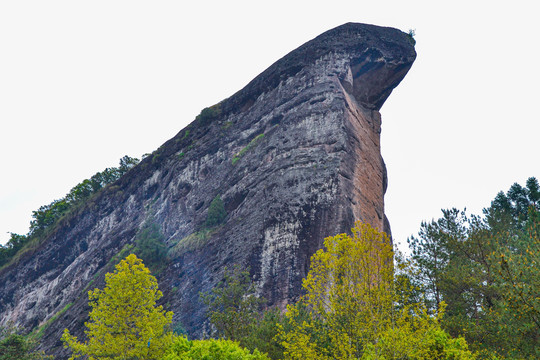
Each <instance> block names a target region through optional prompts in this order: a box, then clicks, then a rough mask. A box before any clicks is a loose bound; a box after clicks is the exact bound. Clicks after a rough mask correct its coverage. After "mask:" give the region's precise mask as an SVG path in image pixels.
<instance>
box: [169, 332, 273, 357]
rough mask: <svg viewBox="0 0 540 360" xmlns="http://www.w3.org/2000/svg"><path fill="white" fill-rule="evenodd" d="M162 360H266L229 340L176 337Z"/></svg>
mask: <svg viewBox="0 0 540 360" xmlns="http://www.w3.org/2000/svg"><path fill="white" fill-rule="evenodd" d="M163 359H164V360H202V359H208V360H268V357H267V356H266V355H264V354H261V353H260V352H259V351H258V350H254V351H253V353H251V352H250V351H249V350H247V349H244V348H242V347H240V345H239V344H238V343H236V342H233V341H230V340H215V339H209V340H194V341H189V340H188V339H186V338H185V337H178V338H177V339H176V340H175V341H174V343H173V345H172V346H171V348H170V350H169V352H168V353H167V354H166V355H165V357H164V358H163Z"/></svg>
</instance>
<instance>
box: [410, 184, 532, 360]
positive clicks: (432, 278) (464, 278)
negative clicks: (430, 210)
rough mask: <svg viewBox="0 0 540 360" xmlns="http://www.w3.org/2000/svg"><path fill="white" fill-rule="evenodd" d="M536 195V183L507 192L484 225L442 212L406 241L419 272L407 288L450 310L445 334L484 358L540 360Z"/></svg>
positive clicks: (499, 196)
mask: <svg viewBox="0 0 540 360" xmlns="http://www.w3.org/2000/svg"><path fill="white" fill-rule="evenodd" d="M538 189H539V185H538V181H537V180H536V179H535V178H529V179H528V180H527V183H526V186H525V187H523V186H520V185H519V184H513V185H512V186H511V187H510V189H509V190H508V192H506V193H504V192H502V191H501V192H499V193H498V194H497V196H496V197H495V199H494V200H493V201H492V203H491V206H490V207H489V208H487V209H484V216H483V217H482V216H467V215H465V212H459V211H457V210H455V209H452V210H443V217H442V218H441V219H439V220H436V221H432V222H431V223H423V224H422V226H421V230H420V233H419V236H418V237H412V238H411V239H409V246H410V248H411V250H412V251H411V253H412V260H413V261H414V262H415V263H416V265H417V267H418V272H417V274H415V276H413V282H415V283H417V284H420V285H421V286H423V289H424V290H425V292H426V298H427V299H428V300H433V299H437V301H439V302H440V301H444V302H445V303H446V304H447V305H448V306H447V308H446V312H445V317H444V321H443V322H442V326H443V328H444V329H445V330H446V331H448V332H449V333H450V334H451V335H453V336H458V335H463V336H464V337H465V339H466V340H467V341H468V342H469V344H470V345H471V348H472V349H474V350H475V351H477V352H479V354H480V356H482V357H486V358H490V357H491V356H493V355H494V354H495V355H496V356H504V357H511V358H538V357H540V353H539V352H538V351H539V350H538V349H540V346H538V344H539V343H540V337H539V335H538V334H540V331H539V330H540V328H539V327H538V326H539V324H538V321H539V311H540V303H539V302H538V293H539V292H540V290H539V289H540V284H539V282H538V279H539V278H540V273H539V272H538V265H537V264H538V261H540V258H539V257H540V244H539V243H538V233H539V231H538V226H539V225H538V218H539V216H538V213H539V206H540V204H539V202H538V199H539V190H538ZM436 303H437V302H436V301H428V306H429V308H430V309H432V310H436Z"/></svg>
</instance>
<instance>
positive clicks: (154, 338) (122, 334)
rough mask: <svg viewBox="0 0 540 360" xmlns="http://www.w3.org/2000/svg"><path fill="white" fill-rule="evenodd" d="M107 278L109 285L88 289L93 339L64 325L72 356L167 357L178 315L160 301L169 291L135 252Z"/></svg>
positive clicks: (91, 335)
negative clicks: (163, 290) (84, 338)
mask: <svg viewBox="0 0 540 360" xmlns="http://www.w3.org/2000/svg"><path fill="white" fill-rule="evenodd" d="M105 282H106V285H105V289H103V290H100V289H95V290H93V291H89V292H88V297H89V299H90V302H89V304H90V306H91V307H92V310H91V312H90V314H89V316H90V321H89V322H87V323H86V324H85V325H86V328H87V330H86V336H87V338H88V340H87V342H85V343H81V342H79V341H78V340H77V338H76V337H74V336H72V335H70V333H69V331H68V329H65V330H64V334H63V336H62V341H63V342H64V346H65V347H66V348H70V349H71V350H72V352H73V355H72V357H71V359H75V358H77V357H79V356H84V355H87V356H89V357H90V358H92V359H145V360H150V359H161V358H162V356H163V355H164V353H165V351H167V349H168V348H169V347H170V345H171V343H172V340H173V334H172V331H171V330H170V325H171V323H172V316H173V314H172V312H165V311H164V310H163V308H162V306H156V301H157V300H159V299H160V298H161V297H162V296H163V295H162V293H161V291H159V290H158V284H157V281H156V278H154V277H153V276H152V275H151V274H150V271H149V270H148V268H146V267H145V266H144V264H143V263H142V260H141V259H139V258H137V256H135V255H134V254H131V255H129V256H128V257H127V258H126V259H125V260H122V261H121V262H120V263H119V264H118V265H116V270H115V272H114V273H112V274H111V273H109V274H107V275H106V278H105Z"/></svg>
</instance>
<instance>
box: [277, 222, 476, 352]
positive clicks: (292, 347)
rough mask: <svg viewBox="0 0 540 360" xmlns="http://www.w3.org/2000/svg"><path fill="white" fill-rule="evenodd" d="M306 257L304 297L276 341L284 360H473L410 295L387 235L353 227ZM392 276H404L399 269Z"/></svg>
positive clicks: (289, 314)
mask: <svg viewBox="0 0 540 360" xmlns="http://www.w3.org/2000/svg"><path fill="white" fill-rule="evenodd" d="M324 247H325V248H324V249H321V250H319V251H317V252H316V253H315V255H313V257H312V258H311V265H310V270H309V273H308V276H307V278H306V279H305V280H304V282H303V287H304V290H305V291H306V295H305V296H304V297H303V298H302V300H301V301H300V302H299V303H297V304H296V305H289V306H288V308H287V314H286V315H287V318H288V321H289V330H282V331H281V332H280V338H281V339H282V344H283V346H284V348H285V356H286V358H287V359H298V360H300V359H472V358H474V355H473V354H472V353H471V352H470V351H469V350H468V346H467V343H466V342H465V340H464V339H463V338H457V339H453V338H452V337H450V336H449V335H448V334H447V333H446V332H445V331H444V330H442V329H441V328H440V325H439V320H440V318H441V316H442V314H443V313H444V308H443V307H442V308H441V309H440V311H439V313H438V315H437V316H435V315H433V314H430V313H429V312H428V310H427V309H426V307H425V306H424V304H423V302H415V301H413V299H411V298H410V297H409V296H404V294H411V293H412V291H411V290H412V289H411V285H410V282H408V281H406V279H407V278H406V277H404V276H395V269H394V266H393V251H392V246H391V243H390V240H389V239H388V237H387V235H386V234H384V233H382V232H379V231H378V230H376V229H374V228H372V227H371V226H369V225H368V224H362V223H357V224H356V226H355V227H354V228H353V229H352V236H350V235H348V234H340V235H336V236H333V237H328V238H326V239H325V241H324ZM397 270H399V271H400V272H403V271H405V270H407V264H406V263H398V264H397Z"/></svg>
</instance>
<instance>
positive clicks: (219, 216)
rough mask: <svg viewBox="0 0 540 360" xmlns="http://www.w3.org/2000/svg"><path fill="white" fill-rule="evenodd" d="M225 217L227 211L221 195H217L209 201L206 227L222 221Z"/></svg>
mask: <svg viewBox="0 0 540 360" xmlns="http://www.w3.org/2000/svg"><path fill="white" fill-rule="evenodd" d="M226 217H227V211H226V210H225V206H224V204H223V200H221V197H220V196H219V195H217V196H216V197H215V198H214V200H212V202H211V203H210V207H209V208H208V214H207V216H206V223H205V224H206V226H207V227H214V226H217V225H220V224H221V223H223V221H224V220H225V218H226Z"/></svg>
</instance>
